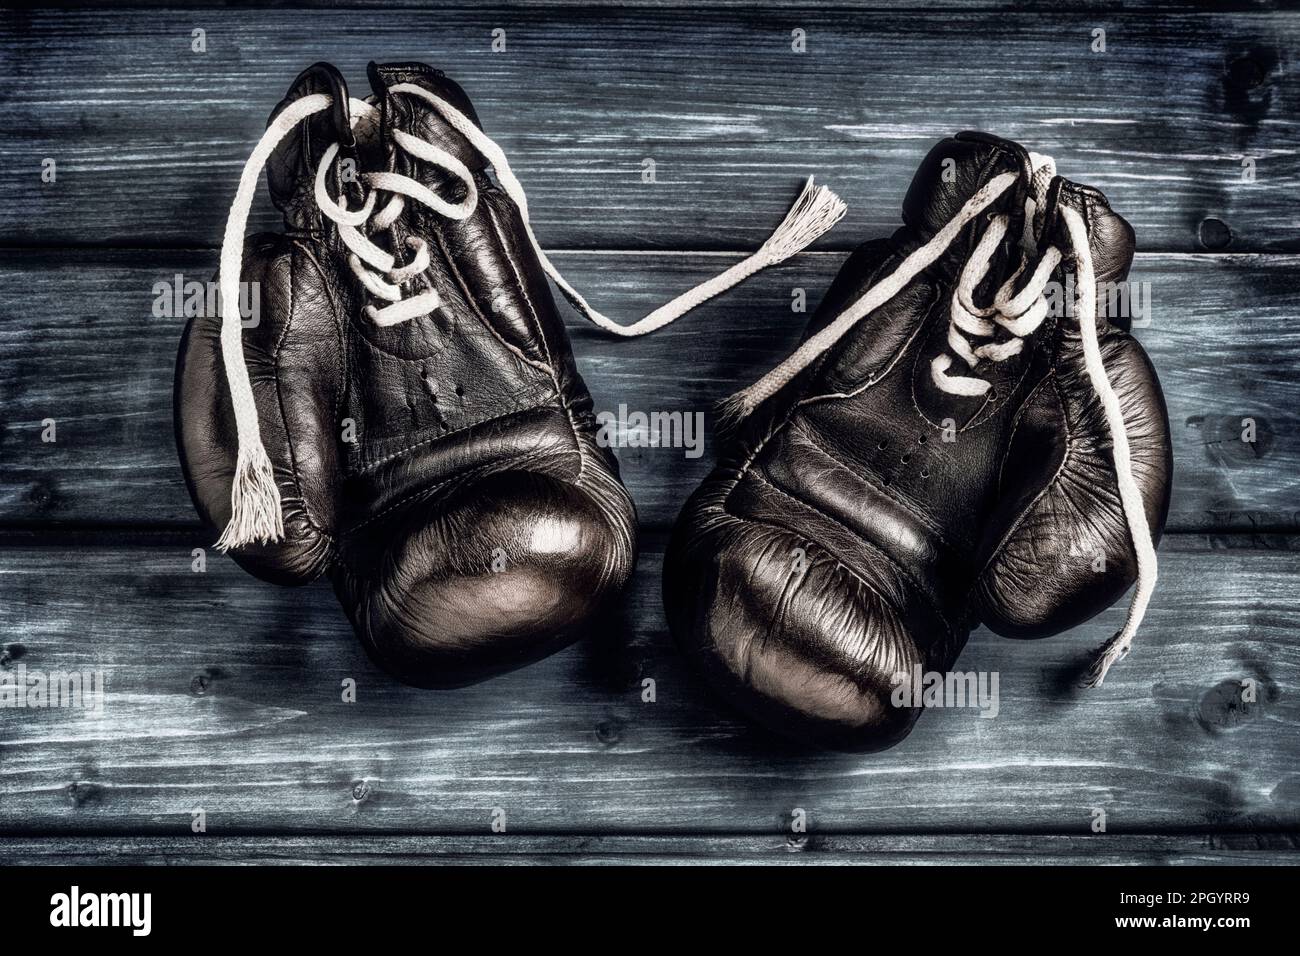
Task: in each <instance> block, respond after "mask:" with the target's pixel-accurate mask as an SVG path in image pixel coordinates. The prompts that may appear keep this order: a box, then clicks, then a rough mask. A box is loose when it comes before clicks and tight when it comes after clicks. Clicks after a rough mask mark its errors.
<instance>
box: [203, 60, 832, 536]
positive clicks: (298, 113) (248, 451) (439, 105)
mask: <svg viewBox="0 0 1300 956" xmlns="http://www.w3.org/2000/svg"><path fill="white" fill-rule="evenodd" d="M389 92H390V93H404V94H409V95H413V96H416V97H419V98H420V99H423V100H424V101H425V102H427V103H428V104H429V105H431V106H432V107H434V109H436V110H437V111H438V113H439V114H441V116H442V118H443V119H444V120H445V121H446V122H447V123H448V124H449V125H450V126H451V127H452V128H454V129H455V130H456V131H457V132H459V133H460V134H461V135H462V136H464V137H465V138H466V139H467V140H468V141H469V142H470V144H471V145H473V147H474V148H475V149H476V150H478V152H479V153H480V154H481V155H482V156H483V158H484V159H486V160H487V161H488V163H489V164H490V165H491V166H492V167H493V169H494V170H495V171H496V177H497V181H498V182H499V183H500V184H501V187H502V189H504V190H505V192H506V194H507V195H508V196H509V197H510V198H511V199H512V200H513V201H514V203H515V205H516V206H517V207H518V208H519V213H520V218H521V219H522V221H523V224H524V229H525V230H526V231H527V233H528V238H529V241H530V242H531V243H532V246H533V249H534V251H535V252H536V254H537V257H538V260H539V261H540V262H541V265H542V267H543V268H544V269H545V270H546V273H547V275H549V276H550V277H551V279H552V281H554V282H555V284H556V285H557V286H558V287H559V289H560V291H561V292H562V293H563V294H564V296H565V298H567V299H568V300H569V301H570V302H571V303H573V305H574V307H575V308H576V309H578V311H579V312H581V313H582V314H583V315H584V316H585V317H586V318H587V319H588V320H589V321H591V322H592V323H594V324H595V325H597V326H599V327H600V328H602V329H604V330H606V331H607V332H612V333H614V334H616V335H622V336H636V335H645V334H646V333H648V332H653V331H654V330H655V329H658V328H662V327H663V326H665V325H667V324H668V323H670V322H672V321H674V320H675V319H678V318H680V317H681V316H683V315H685V314H686V313H687V312H689V311H691V310H692V309H694V308H695V307H697V306H699V305H700V304H702V303H704V302H706V301H708V300H709V299H711V298H713V297H714V296H716V295H718V294H719V293H721V292H724V291H726V290H727V289H729V288H731V287H732V286H734V285H736V284H737V283H739V282H741V281H742V280H744V279H745V278H747V277H749V276H751V275H753V274H754V273H755V272H758V271H759V270H760V269H764V268H766V267H767V266H770V265H774V264H776V263H778V262H783V261H784V260H786V259H788V258H790V257H791V256H793V255H795V254H797V253H798V252H800V251H801V250H802V249H804V248H805V247H806V246H808V245H809V244H810V243H811V242H813V241H814V240H815V239H817V237H818V236H820V235H822V234H823V233H824V232H826V231H827V230H828V229H830V228H831V227H832V226H834V225H835V224H836V223H837V222H839V220H840V219H841V218H842V217H843V216H844V213H845V209H846V207H845V205H844V203H843V202H841V201H840V198H839V197H838V196H836V195H835V194H834V193H833V192H831V191H830V190H829V189H827V188H826V187H825V186H814V183H813V178H812V177H811V176H809V177H808V180H807V182H806V183H805V184H804V189H803V192H802V193H800V195H799V198H798V199H797V200H796V201H795V203H794V205H793V206H792V207H791V209H790V211H789V212H788V213H787V214H786V217H785V219H784V220H783V221H782V222H781V224H780V225H779V226H777V228H776V229H775V230H774V231H773V232H772V234H771V236H769V237H768V239H767V241H766V242H764V243H763V245H762V246H761V247H760V248H759V249H758V251H757V252H755V253H754V254H753V255H751V256H749V257H747V258H746V259H744V260H742V261H741V262H738V263H736V265H734V266H732V267H731V268H729V269H727V270H726V271H725V272H723V273H721V274H720V275H717V276H715V277H714V278H712V279H709V280H708V281H706V282H703V283H701V284H700V285H698V286H696V287H695V288H693V289H691V290H689V291H687V292H685V293H683V294H681V295H679V296H678V297H677V298H675V299H673V300H672V301H671V302H669V303H667V304H666V305H664V306H661V307H660V308H658V309H655V310H654V311H653V312H651V313H650V314H649V315H647V316H645V317H644V318H642V319H640V320H639V321H637V322H634V323H632V324H631V325H620V324H619V323H617V322H615V321H614V320H612V319H610V318H608V317H606V316H605V315H603V314H601V313H600V312H598V311H596V309H594V308H592V306H591V305H590V304H589V303H588V302H587V300H586V299H584V298H583V297H582V295H581V294H580V293H579V292H578V291H577V290H576V289H574V288H573V286H571V285H570V284H569V283H568V282H567V281H566V280H565V279H564V277H563V276H562V275H561V274H560V272H559V270H558V269H556V268H555V266H554V265H553V264H552V263H551V261H550V259H549V258H547V256H546V253H545V252H544V251H543V250H542V247H541V244H540V243H538V241H537V237H536V236H535V235H534V234H533V228H532V225H531V223H530V222H529V217H528V201H527V197H526V196H525V195H524V189H523V186H522V185H520V183H519V180H518V179H516V178H515V176H514V173H513V172H512V171H511V169H510V163H509V162H508V161H507V160H506V157H505V153H504V152H502V150H501V148H500V147H499V146H497V144H496V143H495V142H493V141H492V140H491V139H490V138H489V137H488V136H487V135H486V134H485V133H483V131H482V130H480V129H479V128H478V126H476V125H475V124H474V123H473V122H472V121H471V120H470V119H469V118H468V117H467V116H465V115H464V114H463V113H461V112H460V111H459V110H458V109H456V108H455V107H454V106H452V105H451V104H450V103H448V102H446V101H445V100H443V99H441V98H440V97H438V96H436V95H434V94H432V93H430V92H429V91H428V90H426V89H424V88H423V87H421V86H417V85H415V84H411V83H399V84H395V85H393V86H392V87H390V88H389ZM332 102H333V98H332V97H330V96H329V95H328V94H324V93H313V94H309V95H307V96H304V97H302V98H300V99H298V100H295V101H294V102H293V103H291V104H290V105H289V106H287V107H285V108H284V109H283V110H281V111H280V113H279V114H278V115H277V116H276V117H275V119H274V120H273V121H272V122H271V123H270V125H269V126H268V127H267V129H266V132H265V133H263V134H262V138H261V139H260V140H258V143H257V145H256V147H254V149H253V152H252V154H251V155H250V156H249V157H248V161H247V162H246V163H245V165H244V170H243V173H242V174H241V175H240V179H239V188H238V190H237V191H236V193H235V199H234V201H233V202H232V203H231V205H230V215H229V217H228V218H227V220H226V231H225V236H224V238H223V240H222V244H221V277H220V289H221V309H222V313H221V322H222V324H221V355H222V360H223V362H224V364H225V368H226V380H227V382H228V383H229V385H230V396H231V404H232V405H233V406H234V411H235V425H236V429H237V433H238V439H239V452H238V455H237V458H236V462H235V476H234V481H233V483H232V485H231V491H230V500H231V517H230V522H229V523H228V524H227V525H226V527H225V529H224V530H223V532H222V534H221V537H220V538H219V539H218V541H217V547H218V548H219V549H220V550H222V551H227V550H229V549H230V548H235V547H239V546H241V545H245V544H251V543H254V542H261V543H269V542H272V541H279V540H280V539H281V538H283V537H284V518H283V515H282V514H281V510H280V491H279V488H278V487H277V486H276V483H275V475H274V471H273V469H272V467H271V462H270V460H269V459H268V458H267V455H266V449H265V448H264V447H263V445H262V437H261V432H260V429H259V424H258V418H257V406H256V404H255V402H254V401H253V389H252V385H251V384H250V382H249V379H248V368H247V365H246V364H245V362H244V350H243V344H242V340H241V329H242V325H241V317H240V314H239V280H240V279H241V277H242V275H243V246H244V233H245V231H246V229H247V226H248V215H249V212H250V210H251V208H252V204H253V196H254V193H255V190H256V187H257V180H258V177H259V176H260V175H261V172H262V169H263V167H264V166H265V165H266V162H267V160H268V159H269V158H270V156H271V154H272V152H273V151H274V150H275V147H276V146H277V145H278V144H279V142H280V141H281V140H282V139H284V137H285V136H286V135H288V133H289V131H290V130H292V129H293V128H294V127H295V126H297V125H298V124H299V123H301V122H302V121H303V120H305V119H307V118H308V117H310V116H313V115H314V114H316V113H319V112H321V111H322V110H324V109H327V108H329V106H330V105H331V103H332ZM348 105H349V111H350V115H351V119H352V123H353V125H355V124H356V123H357V121H358V120H359V119H360V118H361V117H363V116H368V115H371V114H374V113H375V112H377V111H376V109H375V107H373V106H372V105H370V104H369V103H366V102H365V101H363V100H358V99H352V98H350V99H349V101H348ZM393 139H394V142H395V143H396V144H397V145H398V146H399V147H400V148H401V149H403V150H405V151H406V152H408V153H410V154H411V155H413V156H415V157H417V158H418V159H422V160H424V161H425V162H429V163H432V164H434V165H437V166H439V167H441V168H442V169H444V170H446V171H447V172H448V173H450V174H451V175H452V176H454V177H456V178H457V179H459V180H460V181H461V182H463V183H464V184H465V186H466V195H465V198H464V199H462V200H461V202H459V203H456V204H451V203H447V202H446V201H444V200H443V199H441V198H440V197H438V196H437V195H436V194H434V193H433V192H432V191H430V190H429V189H428V188H427V187H425V186H424V185H422V184H421V183H419V182H417V181H415V180H413V179H411V178H409V177H407V176H402V175H400V174H397V173H388V172H369V173H363V174H361V176H360V179H361V181H362V182H364V183H365V184H366V185H368V186H369V187H370V192H369V193H368V194H367V196H366V199H365V202H364V204H363V205H362V207H361V208H360V209H358V210H349V209H348V208H347V206H346V204H345V203H343V202H335V201H334V200H333V199H332V198H331V197H330V196H329V194H328V191H327V189H326V185H325V181H326V177H327V174H328V171H329V168H330V164H331V163H332V162H333V160H334V157H335V156H336V155H337V153H338V145H337V144H335V145H333V146H331V147H330V148H329V149H328V150H326V152H325V153H324V155H323V156H322V159H321V162H320V165H319V167H318V168H317V173H316V183H315V195H316V202H317V204H318V205H319V207H320V210H321V212H322V214H323V215H325V216H326V218H328V219H330V220H331V221H333V222H334V223H336V224H337V226H338V230H339V236H340V238H341V239H342V241H343V243H344V244H345V245H346V246H347V248H348V250H349V255H348V266H349V268H350V269H351V270H352V273H353V274H354V275H355V276H356V277H357V279H358V280H359V281H360V282H361V284H362V285H363V286H364V287H365V289H366V290H367V291H368V292H369V293H370V294H371V295H373V296H374V297H375V298H377V299H379V300H382V301H384V302H386V303H388V304H387V305H385V306H383V307H382V308H375V307H374V306H367V307H366V315H367V316H368V317H369V318H370V319H371V321H373V322H375V323H376V324H378V325H382V326H389V325H395V324H398V323H401V322H406V321H409V320H411V319H413V318H417V317H419V316H422V315H427V314H429V313H430V312H432V311H433V310H434V309H437V308H439V307H440V305H441V300H440V298H439V296H438V293H437V290H436V289H432V288H427V289H424V290H423V291H421V292H419V293H418V294H415V295H412V296H411V297H410V298H406V297H404V295H403V293H402V289H401V286H402V284H403V283H405V282H408V281H410V280H412V279H414V278H416V277H418V276H420V275H422V274H423V273H424V271H425V270H426V269H427V268H428V266H429V253H428V249H427V247H426V246H425V244H424V242H423V241H422V240H420V239H419V238H417V237H410V238H408V240H407V245H408V247H409V248H410V250H411V252H412V258H411V261H410V262H408V263H406V264H403V265H398V264H397V261H396V258H395V257H394V256H393V255H392V254H391V253H389V252H387V251H385V250H384V249H382V248H380V247H379V246H378V245H376V244H375V243H374V242H373V241H371V239H370V238H369V236H370V235H374V234H375V233H378V232H382V231H384V230H386V229H388V228H389V227H390V226H392V224H393V223H394V222H396V221H397V218H398V217H399V216H400V215H401V213H402V211H403V209H404V208H405V202H406V200H407V199H411V200H415V201H416V202H419V203H421V204H423V205H425V206H427V207H428V208H430V209H433V210H434V211H435V212H438V213H440V214H442V215H444V216H446V217H448V218H450V219H464V218H466V217H468V216H469V215H471V214H472V213H473V211H474V208H475V205H476V204H477V201H478V192H477V189H476V188H475V184H474V177H473V175H472V174H471V173H470V171H469V170H468V168H467V167H466V166H465V165H464V164H463V163H462V162H461V161H460V160H458V159H457V158H456V157H455V156H452V155H451V154H450V153H448V152H446V151H445V150H442V149H439V148H438V147H437V146H434V145H433V144H432V143H429V142H427V141H425V140H422V139H420V138H418V137H415V136H411V135H409V134H407V133H405V132H403V131H401V130H393ZM381 191H382V192H386V193H391V194H392V196H391V198H390V199H389V200H388V201H387V202H386V203H385V204H384V206H383V208H382V209H380V210H379V211H378V212H375V210H374V207H375V205H376V195H377V193H378V192H381ZM362 226H365V227H366V228H367V230H368V232H362V231H361V228H360V227H362Z"/></svg>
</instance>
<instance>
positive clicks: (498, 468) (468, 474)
mask: <svg viewBox="0 0 1300 956" xmlns="http://www.w3.org/2000/svg"><path fill="white" fill-rule="evenodd" d="M533 454H534V453H533V452H532V451H526V452H517V453H516V454H514V455H509V456H507V457H505V458H498V459H494V460H493V461H489V462H484V463H483V464H481V465H479V466H477V467H476V468H471V469H470V470H468V471H464V472H460V473H459V474H456V475H453V476H452V477H450V478H446V479H444V480H442V481H440V482H438V483H437V484H435V485H426V486H425V487H423V488H418V489H416V490H415V491H412V492H409V493H408V494H405V495H403V496H402V497H401V498H399V499H398V500H397V501H394V502H393V503H392V504H390V505H388V506H387V507H386V508H384V510H383V511H380V512H379V513H377V514H373V515H371V516H370V517H368V518H366V520H365V521H363V522H361V523H360V524H358V525H355V526H353V527H351V528H349V529H348V530H347V531H345V532H343V535H342V537H343V538H344V539H347V538H351V537H353V536H354V535H356V533H357V532H358V531H361V530H362V529H363V528H366V527H369V526H370V525H371V524H373V523H374V522H376V521H378V520H380V519H381V518H383V517H384V516H385V515H388V514H391V513H392V512H393V511H396V510H397V509H399V508H404V507H406V506H408V505H410V504H413V503H415V502H416V501H419V500H422V499H424V498H428V497H431V496H432V495H433V494H435V493H436V492H438V491H440V490H442V489H443V488H446V487H447V486H448V485H451V484H455V483H456V482H465V481H468V480H469V479H471V478H477V477H479V476H480V475H482V474H484V473H488V474H491V473H500V472H504V471H509V470H510V466H513V465H516V464H518V463H519V462H521V461H525V460H527V459H529V458H531V457H532V456H533Z"/></svg>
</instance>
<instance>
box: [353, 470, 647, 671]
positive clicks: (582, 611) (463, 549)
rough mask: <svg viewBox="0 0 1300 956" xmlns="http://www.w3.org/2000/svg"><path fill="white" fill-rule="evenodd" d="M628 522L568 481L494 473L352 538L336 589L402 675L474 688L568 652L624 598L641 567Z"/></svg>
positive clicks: (371, 644) (379, 655) (369, 642)
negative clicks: (602, 610)
mask: <svg viewBox="0 0 1300 956" xmlns="http://www.w3.org/2000/svg"><path fill="white" fill-rule="evenodd" d="M623 514H625V511H624V510H622V509H619V508H618V507H612V508H611V507H606V506H602V503H601V502H598V501H597V500H596V499H595V498H594V497H593V495H592V494H589V493H588V492H587V491H586V490H584V489H582V488H580V487H578V486H577V485H576V484H574V483H572V482H571V481H569V480H567V479H565V478H561V477H557V476H554V475H551V474H547V473H544V472H541V471H531V470H522V469H513V470H503V471H498V472H494V473H491V474H488V475H486V476H483V477H477V478H473V479H472V480H469V481H465V482H462V483H460V484H459V485H458V486H456V487H455V488H452V489H449V490H448V491H447V492H446V493H444V494H441V495H439V496H437V497H434V498H431V499H426V500H423V501H419V502H416V503H413V504H412V505H411V506H409V507H408V508H406V509H404V510H403V511H401V512H399V513H397V514H395V515H394V516H392V517H391V518H390V519H389V520H386V521H384V522H382V523H380V524H377V525H374V526H371V527H368V528H367V529H366V530H365V532H364V534H362V535H359V536H358V537H357V538H356V539H351V540H349V541H348V542H347V543H346V544H345V546H344V549H343V550H344V562H343V563H344V565H345V566H346V567H345V568H344V569H343V570H342V572H341V573H340V574H339V575H338V576H337V577H336V588H338V590H339V592H340V598H341V599H342V601H343V603H344V606H345V607H347V608H348V609H349V613H350V614H351V615H353V618H354V623H355V625H356V627H357V631H358V633H359V634H360V635H361V637H362V640H363V642H364V643H365V645H366V647H367V650H369V651H370V653H371V656H372V657H373V658H374V659H375V660H376V662H377V663H378V664H380V666H382V667H383V668H384V669H386V670H388V671H389V672H390V673H392V674H393V675H394V676H396V677H398V678H399V679H401V680H404V681H406V682H408V683H412V684H416V685H419V686H430V687H439V686H458V685H461V684H466V683H472V682H474V681H477V680H481V679H482V678H484V677H486V676H490V675H491V674H494V673H499V672H501V671H504V670H509V669H512V668H513V667H516V666H519V665H521V664H523V663H526V662H528V661H530V660H534V659H536V658H538V657H541V656H545V655H546V654H548V653H551V652H552V651H554V650H556V649H558V648H559V647H561V646H563V645H564V644H567V643H569V641H570V640H572V639H573V638H575V637H577V636H578V634H577V630H578V627H579V625H581V624H582V623H583V622H584V621H586V620H588V619H589V618H591V617H592V615H593V614H594V613H595V612H596V610H597V609H598V608H599V607H600V606H601V605H602V604H603V603H604V602H605V601H606V600H607V599H609V598H610V597H612V596H613V595H614V594H616V593H617V592H618V591H619V590H621V589H622V587H623V586H624V584H625V583H626V581H627V579H628V577H629V576H630V574H631V569H632V563H633V562H632V549H633V534H632V531H631V529H630V527H627V526H622V525H621V524H620V521H621V520H622V519H621V518H620V517H619V516H621V515H623Z"/></svg>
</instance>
